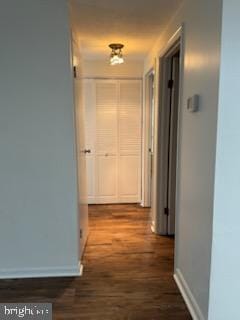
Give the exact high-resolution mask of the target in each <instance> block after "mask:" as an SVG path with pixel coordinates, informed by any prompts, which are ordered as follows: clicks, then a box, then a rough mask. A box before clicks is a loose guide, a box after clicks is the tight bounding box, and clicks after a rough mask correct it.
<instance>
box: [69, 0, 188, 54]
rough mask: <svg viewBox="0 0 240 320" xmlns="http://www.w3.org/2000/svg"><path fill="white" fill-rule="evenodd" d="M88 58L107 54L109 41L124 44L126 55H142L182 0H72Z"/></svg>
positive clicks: (83, 51) (75, 17)
mask: <svg viewBox="0 0 240 320" xmlns="http://www.w3.org/2000/svg"><path fill="white" fill-rule="evenodd" d="M70 1H71V7H72V10H71V11H72V21H73V25H74V29H75V31H76V32H77V37H78V42H79V44H80V46H81V50H82V54H83V56H84V57H85V58H89V59H92V58H96V59H98V58H105V57H108V56H109V54H110V49H109V48H108V45H109V44H110V43H112V42H120V43H123V44H124V45H125V48H124V51H123V53H124V56H125V58H126V59H143V58H144V57H145V56H146V54H147V53H148V52H149V50H150V49H151V48H152V47H153V45H154V42H155V41H156V39H157V38H158V37H159V35H160V33H161V31H162V30H163V29H164V27H165V26H166V25H167V23H168V21H169V19H170V18H171V17H172V16H173V14H174V12H175V11H176V10H177V9H178V7H179V6H180V4H181V2H182V0H70Z"/></svg>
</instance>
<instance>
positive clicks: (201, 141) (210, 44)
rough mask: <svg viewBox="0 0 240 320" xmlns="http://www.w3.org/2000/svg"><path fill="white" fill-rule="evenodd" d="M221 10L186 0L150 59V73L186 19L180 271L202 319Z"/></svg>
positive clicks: (217, 4) (215, 3)
mask: <svg viewBox="0 0 240 320" xmlns="http://www.w3.org/2000/svg"><path fill="white" fill-rule="evenodd" d="M221 9H222V1H221V0H212V1H209V0H202V1H192V0H186V1H185V2H184V3H183V5H182V7H181V8H180V10H179V11H178V12H177V14H176V15H175V17H174V18H173V19H172V21H171V22H170V24H169V26H168V27H167V28H166V30H165V32H164V33H163V34H162V36H161V37H160V38H159V41H158V43H157V44H156V46H155V48H154V49H153V51H152V52H151V54H150V55H149V57H148V59H146V62H145V72H147V71H148V70H149V69H150V67H151V66H152V65H153V64H154V58H155V57H158V56H159V54H160V52H161V50H162V49H163V48H164V46H166V44H167V41H168V40H169V39H170V37H171V36H172V35H173V34H174V33H175V31H176V30H177V29H178V28H179V27H180V26H181V24H182V23H184V42H185V43H184V54H185V60H184V65H183V78H184V80H183V93H182V107H181V112H180V137H179V185H178V188H179V199H178V212H177V215H178V218H177V219H178V225H177V230H176V233H177V238H176V239H177V241H176V243H177V245H176V264H175V273H176V276H177V279H178V281H179V283H180V285H181V286H182V287H183V289H184V291H185V293H186V294H187V295H188V301H189V302H190V304H191V307H192V308H193V313H194V314H195V316H196V317H197V319H207V318H208V301H209V279H210V265H211V245H212V220H213V190H214V168H215V149H216V126H217V109H218V85H219V64H220V36H221V13H222V10H221ZM193 94H199V95H200V102H201V106H200V111H199V112H198V113H195V114H192V113H189V112H188V111H187V109H186V102H187V98H188V97H189V96H192V95H193ZM214 319H215V320H217V318H214ZM225 319H226V318H225Z"/></svg>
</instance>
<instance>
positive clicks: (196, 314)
mask: <svg viewBox="0 0 240 320" xmlns="http://www.w3.org/2000/svg"><path fill="white" fill-rule="evenodd" d="M174 279H175V281H176V284H177V286H178V288H179V290H180V292H181V294H182V297H183V299H184V301H185V303H186V305H187V307H188V310H189V312H190V313H191V316H192V318H193V320H205V318H204V316H203V314H202V312H201V310H200V308H199V305H198V303H197V301H196V300H195V298H194V296H193V294H192V292H191V290H190V288H189V286H188V284H187V282H186V280H185V279H184V277H183V275H182V273H181V271H180V270H179V269H176V271H175V274H174Z"/></svg>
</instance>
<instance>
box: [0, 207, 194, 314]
mask: <svg viewBox="0 0 240 320" xmlns="http://www.w3.org/2000/svg"><path fill="white" fill-rule="evenodd" d="M89 211H90V233H89V239H88V244H87V247H86V250H85V255H84V260H83V264H84V274H83V276H82V277H81V278H75V279H73V278H55V279H27V280H4V281H0V302H52V303H53V310H54V319H56V320H58V319H59V320H63V319H64V320H65V319H66V320H67V319H69V320H77V319H82V320H158V319H159V320H165V319H166V320H190V319H192V318H191V316H190V315H189V312H188V311H187V308H186V306H185V304H184V302H183V299H182V297H181V295H180V293H179V291H178V289H177V286H176V284H175V282H174V280H173V277H172V274H173V245H174V240H173V239H172V238H167V237H159V236H155V235H153V234H152V233H151V231H150V221H149V211H148V210H147V209H142V208H140V207H139V206H137V205H107V206H106V205H104V206H90V209H89Z"/></svg>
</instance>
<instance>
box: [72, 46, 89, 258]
mask: <svg viewBox="0 0 240 320" xmlns="http://www.w3.org/2000/svg"><path fill="white" fill-rule="evenodd" d="M72 49H73V59H74V60H76V61H78V47H77V45H76V44H75V43H74V42H73V47H72ZM78 71H79V68H78V67H76V74H75V78H74V95H75V126H76V153H77V173H78V209H79V259H81V257H82V255H83V252H84V247H85V244H86V241H87V236H88V195H87V175H86V152H85V151H86V149H85V116H84V114H85V112H84V104H83V87H82V85H83V82H82V80H80V77H79V74H78V73H79V72H78Z"/></svg>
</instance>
